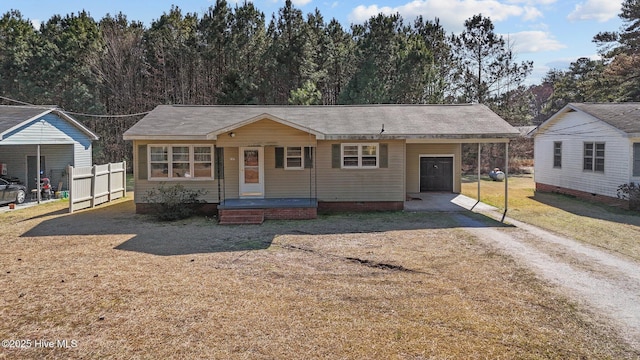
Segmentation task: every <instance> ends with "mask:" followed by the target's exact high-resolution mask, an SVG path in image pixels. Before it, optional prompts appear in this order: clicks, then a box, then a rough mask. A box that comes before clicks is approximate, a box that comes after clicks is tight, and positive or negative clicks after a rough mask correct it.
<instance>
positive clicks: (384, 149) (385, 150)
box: [380, 144, 389, 168]
mask: <svg viewBox="0 0 640 360" xmlns="http://www.w3.org/2000/svg"><path fill="white" fill-rule="evenodd" d="M380 167H381V168H388V167H389V144H380Z"/></svg>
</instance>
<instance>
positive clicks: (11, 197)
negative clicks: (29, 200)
mask: <svg viewBox="0 0 640 360" xmlns="http://www.w3.org/2000/svg"><path fill="white" fill-rule="evenodd" d="M26 197H27V187H26V186H24V185H20V184H12V183H10V182H8V181H7V180H5V179H0V204H8V203H16V204H22V203H23V202H24V200H25V199H26Z"/></svg>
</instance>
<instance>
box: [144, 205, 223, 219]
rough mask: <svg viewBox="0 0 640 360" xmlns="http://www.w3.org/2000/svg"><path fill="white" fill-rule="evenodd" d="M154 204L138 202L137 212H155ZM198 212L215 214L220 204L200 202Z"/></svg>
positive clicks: (207, 214) (200, 213) (145, 213)
mask: <svg viewBox="0 0 640 360" xmlns="http://www.w3.org/2000/svg"><path fill="white" fill-rule="evenodd" d="M154 211H155V210H154V209H153V205H151V204H147V203H136V214H144V215H148V214H153V213H154ZM196 213H197V214H199V215H206V216H213V215H216V214H217V213H218V204H210V203H206V204H200V205H199V206H198V209H197V210H196Z"/></svg>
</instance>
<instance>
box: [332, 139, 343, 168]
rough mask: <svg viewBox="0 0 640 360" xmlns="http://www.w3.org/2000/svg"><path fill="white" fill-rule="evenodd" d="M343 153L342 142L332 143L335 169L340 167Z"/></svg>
mask: <svg viewBox="0 0 640 360" xmlns="http://www.w3.org/2000/svg"><path fill="white" fill-rule="evenodd" d="M341 157H342V155H341V154H340V144H333V145H331V167H332V168H334V169H339V168H340V163H341V162H342V159H341Z"/></svg>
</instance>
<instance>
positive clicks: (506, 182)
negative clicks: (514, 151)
mask: <svg viewBox="0 0 640 360" xmlns="http://www.w3.org/2000/svg"><path fill="white" fill-rule="evenodd" d="M507 209H509V141H507V142H506V143H504V213H503V214H502V220H501V221H502V222H504V218H505V217H506V216H507Z"/></svg>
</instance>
